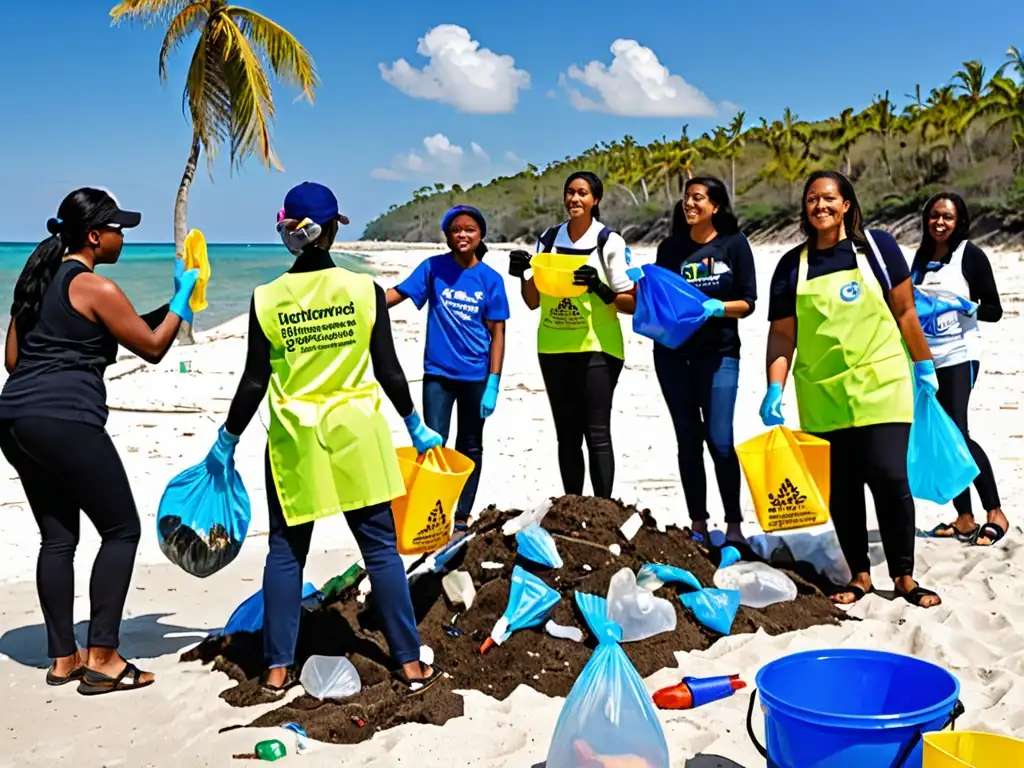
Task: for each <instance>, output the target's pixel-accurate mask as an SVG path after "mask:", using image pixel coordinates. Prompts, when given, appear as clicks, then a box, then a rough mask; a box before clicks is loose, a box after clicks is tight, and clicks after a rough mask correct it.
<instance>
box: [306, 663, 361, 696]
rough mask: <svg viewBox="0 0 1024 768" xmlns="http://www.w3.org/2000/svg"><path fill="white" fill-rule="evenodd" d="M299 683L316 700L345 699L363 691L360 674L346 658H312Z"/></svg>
mask: <svg viewBox="0 0 1024 768" xmlns="http://www.w3.org/2000/svg"><path fill="white" fill-rule="evenodd" d="M299 682H300V683H301V684H302V687H303V689H304V690H305V691H306V693H308V694H309V695H310V696H312V697H313V698H314V699H321V700H323V699H344V698H345V697H346V696H355V695H356V694H357V693H359V691H360V690H362V687H363V684H362V683H361V682H360V680H359V673H358V672H357V671H356V668H355V667H354V666H353V665H352V662H351V661H349V660H348V659H346V658H345V657H344V656H310V657H309V658H308V659H306V663H305V664H303V665H302V672H301V674H300V675H299Z"/></svg>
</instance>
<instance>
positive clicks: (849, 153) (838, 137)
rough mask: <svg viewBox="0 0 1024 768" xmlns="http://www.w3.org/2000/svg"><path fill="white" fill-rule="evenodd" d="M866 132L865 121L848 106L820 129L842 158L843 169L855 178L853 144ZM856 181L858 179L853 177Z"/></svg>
mask: <svg viewBox="0 0 1024 768" xmlns="http://www.w3.org/2000/svg"><path fill="white" fill-rule="evenodd" d="M864 133H865V122H864V121H863V120H861V119H859V116H858V115H857V114H856V113H855V112H854V111H853V108H852V107H847V108H846V109H844V110H843V111H842V112H840V113H839V117H838V118H834V119H831V120H829V121H828V123H827V124H826V126H825V127H824V128H823V129H822V130H821V131H820V136H821V138H823V139H826V140H828V141H830V142H831V143H832V146H833V148H834V149H835V152H836V153H837V154H838V155H839V156H840V157H841V158H842V163H841V166H842V171H843V173H845V174H846V175H847V176H849V177H850V178H851V179H852V178H853V146H854V145H855V144H856V143H857V142H858V141H859V140H860V138H861V137H862V136H863V135H864ZM853 180H854V181H856V179H853Z"/></svg>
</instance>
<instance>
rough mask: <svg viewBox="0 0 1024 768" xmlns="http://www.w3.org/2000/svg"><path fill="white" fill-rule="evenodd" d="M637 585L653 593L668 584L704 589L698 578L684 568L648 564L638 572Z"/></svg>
mask: <svg viewBox="0 0 1024 768" xmlns="http://www.w3.org/2000/svg"><path fill="white" fill-rule="evenodd" d="M636 583H637V584H638V585H640V586H641V587H643V588H644V589H649V590H651V591H652V592H653V591H654V590H656V589H661V588H662V587H663V586H665V585H666V584H685V585H686V586H688V587H690V588H692V589H703V588H704V587H703V586H702V585H701V583H700V582H699V581H697V577H696V576H694V575H693V574H692V573H690V572H689V571H684V570H683V569H682V568H676V567H675V566H674V565H662V564H661V563H646V564H644V565H643V567H641V568H640V570H639V571H637V574H636Z"/></svg>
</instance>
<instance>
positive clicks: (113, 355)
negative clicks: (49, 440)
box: [0, 259, 118, 427]
mask: <svg viewBox="0 0 1024 768" xmlns="http://www.w3.org/2000/svg"><path fill="white" fill-rule="evenodd" d="M90 271H91V270H90V269H89V268H88V267H87V266H86V265H85V264H83V263H82V262H80V261H77V260H75V259H69V260H67V261H65V262H64V263H63V264H61V265H60V267H59V268H58V269H57V274H56V275H54V278H53V282H51V283H50V286H49V287H48V288H47V289H46V293H45V294H43V301H42V305H41V307H40V309H39V319H38V321H37V322H36V324H35V326H34V327H32V328H31V329H29V331H28V333H27V334H26V333H24V332H23V331H21V330H20V329H17V330H18V331H19V332H18V337H19V341H20V345H19V349H18V362H17V364H16V365H15V367H14V371H13V372H12V373H11V375H10V378H8V379H7V381H6V383H5V384H4V388H3V392H2V393H0V419H17V418H23V417H28V416H31V417H40V416H44V417H50V418H54V419H65V420H68V421H84V422H87V423H89V424H95V425H97V426H100V427H103V426H105V425H106V423H107V414H108V411H107V389H106V386H105V385H104V383H103V374H104V372H105V371H106V369H107V366H108V365H110V364H111V363H113V362H114V361H115V360H116V359H117V347H118V344H117V339H116V338H114V336H113V334H111V333H110V331H108V330H107V329H106V328H105V327H104V326H103V325H102V324H100V323H96V322H93V321H92V320H88V319H86V318H85V317H83V316H82V315H80V314H79V313H78V312H77V311H76V310H75V308H74V307H72V306H71V300H70V298H69V297H68V288H69V286H70V285H71V281H72V280H73V279H74V278H75V277H77V276H78V275H80V274H81V273H83V272H90Z"/></svg>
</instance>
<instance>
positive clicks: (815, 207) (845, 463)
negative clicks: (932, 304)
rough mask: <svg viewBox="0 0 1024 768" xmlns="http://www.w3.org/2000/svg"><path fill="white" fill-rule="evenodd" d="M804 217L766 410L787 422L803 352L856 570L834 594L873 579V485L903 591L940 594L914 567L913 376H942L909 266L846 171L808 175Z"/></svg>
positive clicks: (805, 389)
mask: <svg viewBox="0 0 1024 768" xmlns="http://www.w3.org/2000/svg"><path fill="white" fill-rule="evenodd" d="M800 221H801V229H802V230H803V232H804V234H805V235H806V236H807V242H806V243H804V244H803V245H800V246H797V247H796V248H794V249H793V250H791V251H790V252H789V253H787V254H785V255H784V256H783V257H782V259H781V260H780V262H779V265H778V267H777V268H776V270H775V275H774V276H773V278H772V284H771V293H770V300H769V307H768V319H769V321H770V322H771V329H770V330H769V334H768V351H767V368H768V392H767V394H766V395H765V397H764V401H763V402H762V404H761V419H762V421H763V422H764V424H765V426H775V425H778V424H782V423H783V418H782V389H783V386H784V385H785V383H786V377H787V376H788V374H789V371H790V365H791V363H792V362H793V354H794V352H795V353H796V362H795V363H794V364H793V366H792V369H793V384H794V387H795V389H796V400H797V406H798V410H799V413H800V427H801V429H803V430H804V431H806V432H810V433H812V434H814V435H817V436H818V437H821V438H823V439H825V440H828V442H829V444H830V452H831V500H830V513H831V516H832V521H833V523H834V525H835V529H836V535H837V536H838V538H839V544H840V546H841V547H842V549H843V554H844V556H845V557H846V562H847V564H848V565H849V566H850V572H851V573H852V575H853V577H852V579H851V581H850V583H849V584H847V585H846V586H845V587H844V588H842V589H841V590H840V591H839V592H838V593H837V594H835V595H834V596H833V600H835V602H837V603H840V604H844V605H845V604H850V603H854V602H856V601H857V600H859V599H861V598H862V597H864V595H865V594H867V593H869V592H871V591H872V584H871V573H870V562H869V559H868V528H867V510H866V507H865V501H864V486H865V485H866V486H867V487H868V488H869V489H870V490H871V495H872V498H873V499H874V502H875V513H876V516H877V518H878V528H879V531H880V533H881V536H882V546H883V548H884V550H885V557H886V561H887V563H888V566H889V575H890V576H891V577H892V579H893V582H894V583H895V588H896V594H897V595H898V596H900V597H903V598H904V599H906V600H907V601H908V602H910V603H911V604H913V605H918V606H922V607H925V608H929V607H932V606H934V605H938V604H939V602H940V600H939V597H938V595H936V594H935V593H934V592H932V591H930V590H927V589H924V588H923V587H921V586H920V585H918V584H917V582H916V581H914V576H913V573H914V537H915V534H916V527H915V522H914V499H913V497H912V496H911V495H910V484H909V482H908V479H907V450H908V446H909V441H910V425H911V422H912V421H913V418H914V387H915V385H916V386H918V387H922V386H924V387H929V388H931V389H932V390H933V391H934V390H936V389H938V383H937V381H936V378H935V366H934V364H933V363H932V359H931V351H930V350H929V348H928V342H927V341H926V340H925V336H924V332H923V331H922V330H921V324H920V322H919V320H918V318H917V311H916V310H915V308H914V296H913V288H912V285H911V280H910V270H909V267H908V265H907V262H906V259H905V258H904V256H903V254H902V252H901V251H900V248H899V246H898V245H897V244H896V241H895V240H894V239H893V238H892V236H891V235H889V234H888V233H886V232H881V231H879V230H870V231H867V232H865V231H864V230H863V229H862V225H861V222H862V218H861V212H860V207H859V205H858V203H857V197H856V194H855V193H854V189H853V185H852V184H851V183H850V181H849V180H848V179H847V178H846V177H845V176H843V175H842V174H840V173H836V172H834V171H818V172H816V173H814V174H812V175H811V177H810V178H809V179H808V181H807V185H806V186H805V188H804V195H803V208H802V210H801V212H800ZM908 351H909V353H910V357H911V359H912V360H913V361H914V363H913V371H911V365H910V364H909V363H908V360H907V352H908Z"/></svg>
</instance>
